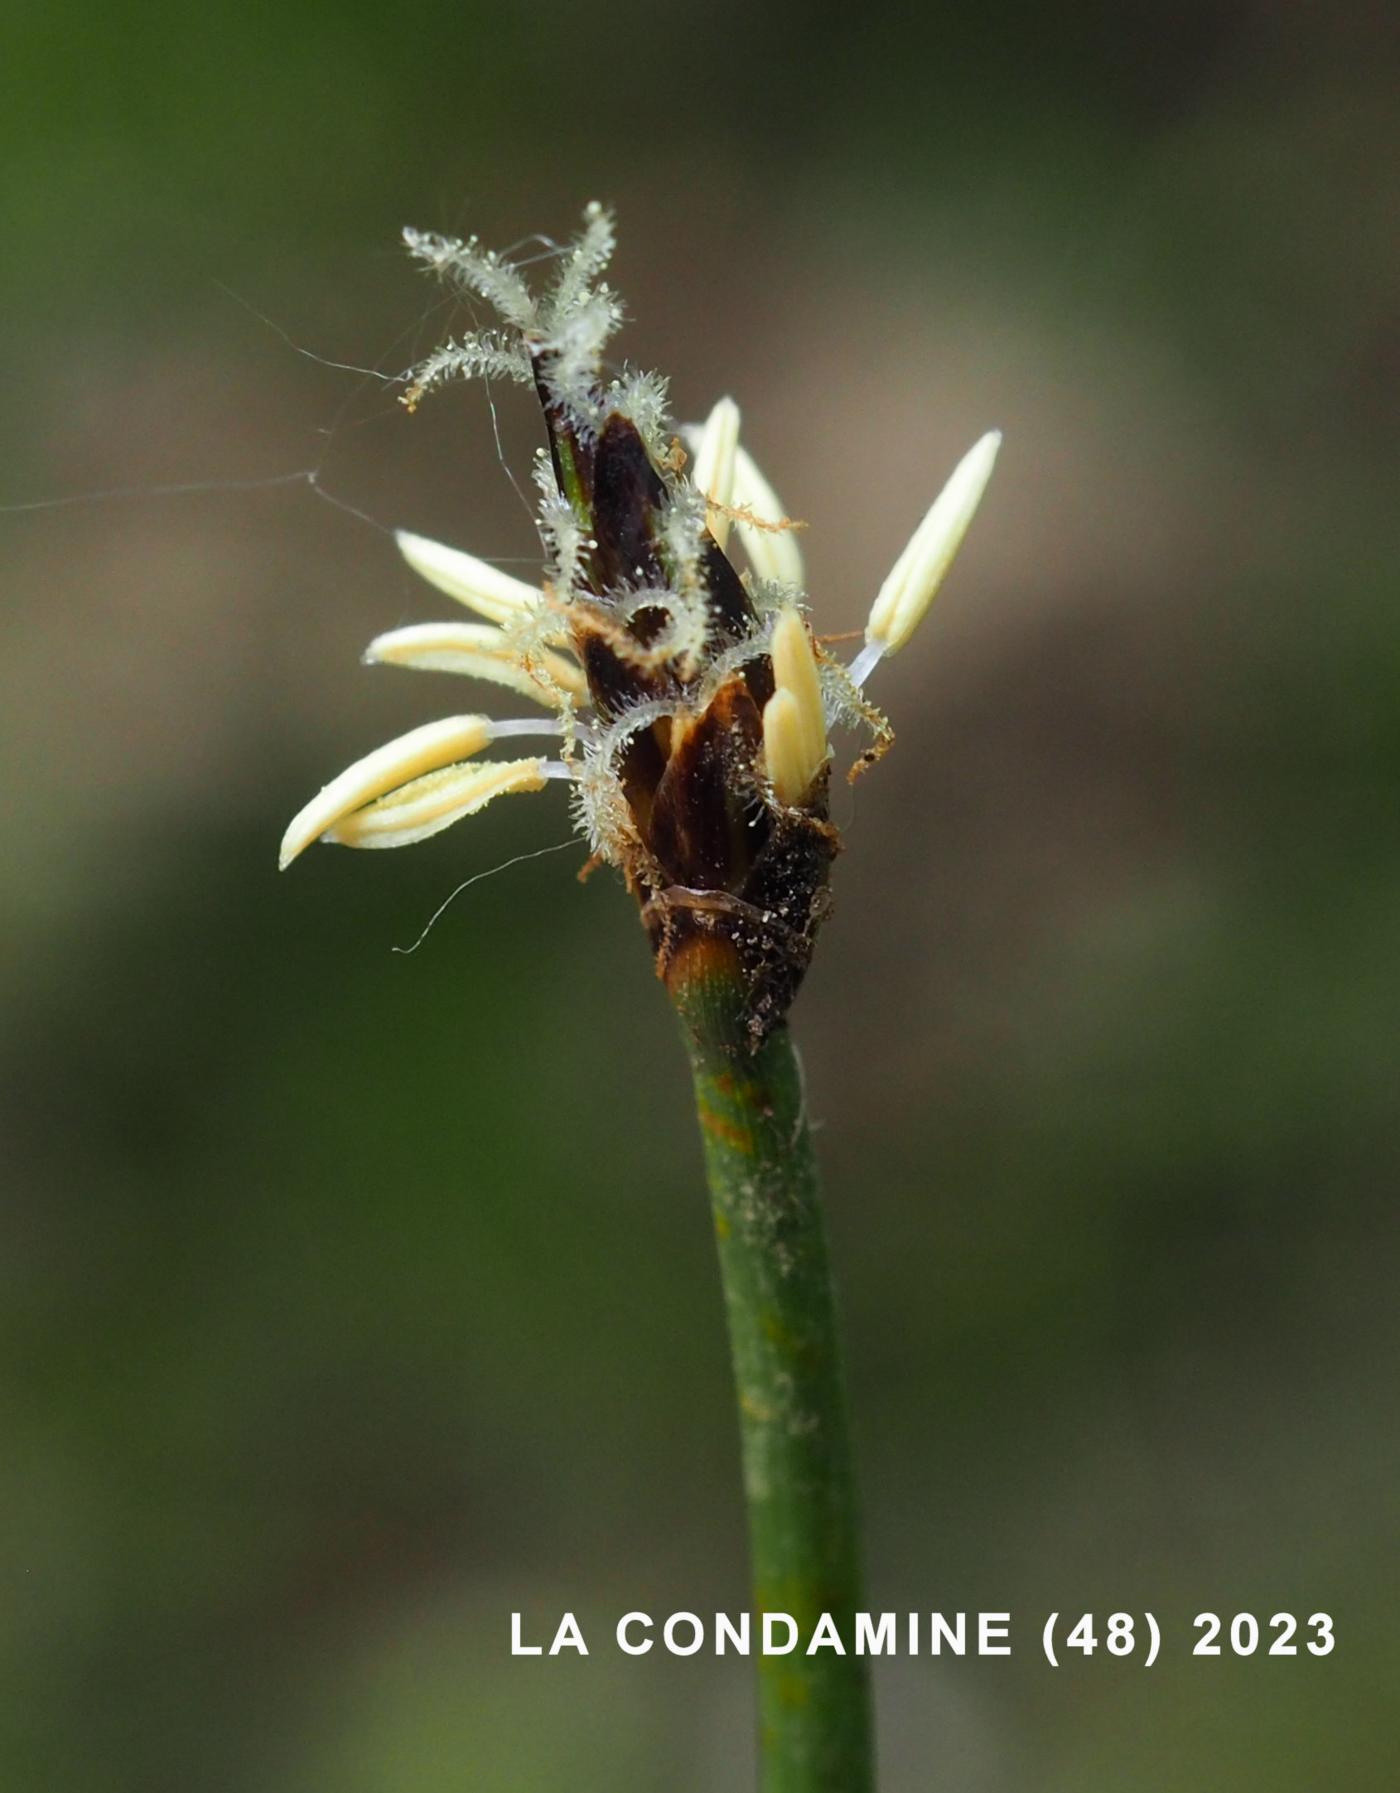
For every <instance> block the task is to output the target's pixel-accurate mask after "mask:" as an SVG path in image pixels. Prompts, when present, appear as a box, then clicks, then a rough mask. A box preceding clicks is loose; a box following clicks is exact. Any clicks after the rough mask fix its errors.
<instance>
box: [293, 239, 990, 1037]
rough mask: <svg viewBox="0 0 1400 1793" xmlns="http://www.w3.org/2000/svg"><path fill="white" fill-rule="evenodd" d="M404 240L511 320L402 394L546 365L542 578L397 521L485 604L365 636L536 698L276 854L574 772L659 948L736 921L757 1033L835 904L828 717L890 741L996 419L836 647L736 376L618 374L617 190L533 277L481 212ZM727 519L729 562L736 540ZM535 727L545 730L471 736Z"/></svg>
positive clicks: (454, 593)
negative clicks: (468, 234)
mask: <svg viewBox="0 0 1400 1793" xmlns="http://www.w3.org/2000/svg"><path fill="white" fill-rule="evenodd" d="M405 241H406V243H407V245H408V248H409V250H410V252H411V253H412V254H413V255H414V256H415V257H416V258H417V259H418V260H419V261H421V262H423V263H425V264H426V265H427V267H428V268H430V269H431V270H432V271H433V272H434V273H436V274H438V275H439V276H441V277H442V278H443V279H444V280H446V281H448V282H450V283H452V284H453V285H455V286H456V287H457V288H458V289H459V290H461V291H462V292H464V293H466V294H470V295H473V296H475V297H477V298H480V299H484V300H485V301H487V302H488V303H489V304H490V305H491V306H492V307H493V308H494V309H495V310H496V312H497V313H498V314H499V316H500V319H501V328H500V329H498V330H489V331H481V332H477V333H474V334H472V335H469V336H466V337H464V338H461V339H459V340H457V341H453V342H449V343H447V344H445V345H444V346H443V347H442V348H440V349H438V350H437V351H436V352H435V353H434V354H433V355H431V356H430V357H429V358H428V360H427V361H425V362H424V363H423V364H422V365H421V366H420V367H418V368H416V369H415V370H414V371H413V373H412V374H411V375H409V376H408V389H407V392H406V394H405V397H404V402H405V404H406V405H407V406H408V408H409V409H410V410H411V409H413V408H414V406H415V405H416V404H417V403H418V401H419V400H420V399H421V398H422V397H423V395H424V394H425V393H426V392H428V391H429V390H430V389H432V388H433V387H435V386H438V385H440V384H442V383H444V382H445V381H447V380H449V379H453V378H458V377H486V378H496V377H506V378H510V379H514V380H519V381H520V382H522V383H523V384H527V385H531V386H533V387H534V389H535V391H536V393H537V395H538V398H539V401H540V404H541V406H542V408H543V411H544V419H545V425H546V430H547V434H548V444H549V445H548V448H547V449H546V448H541V449H540V450H539V451H538V454H537V461H536V467H535V477H536V481H537V483H538V485H539V488H540V492H541V498H540V515H539V527H540V534H541V538H542V541H543V544H544V551H545V570H544V577H543V581H542V584H541V585H540V586H534V585H530V584H527V583H525V582H524V581H522V580H519V579H516V578H514V577H512V576H511V575H510V574H507V573H504V572H502V571H500V570H499V569H497V568H496V567H493V566H491V565H489V564H488V563H487V562H485V561H482V560H478V559H476V558H475V557H474V556H473V555H470V554H466V553H463V552H462V551H461V550H459V549H456V548H448V547H444V546H443V545H441V544H440V543H437V542H433V541H428V540H425V539H424V538H423V537H421V536H417V535H410V534H408V533H406V532H401V533H400V534H399V535H398V537H397V540H398V545H399V548H400V550H401V551H402V553H403V555H404V558H405V559H406V560H407V561H408V563H409V565H410V566H412V567H413V568H414V569H415V571H417V572H418V573H420V574H422V576H423V577H424V578H425V579H426V580H427V581H428V582H429V583H430V584H432V585H434V586H436V587H437V588H438V590H440V591H442V592H444V593H446V595H447V596H448V597H451V598H454V599H456V600H457V601H458V602H459V603H460V604H462V605H464V606H465V607H466V608H467V609H468V610H470V611H472V612H474V613H475V615H476V616H477V617H479V618H481V619H483V620H481V621H475V622H430V623H417V624H413V625H411V626H410V627H408V628H401V629H394V630H391V631H390V632H389V633H388V634H385V635H380V636H378V637H377V638H376V639H375V640H374V641H372V642H371V643H370V645H369V648H368V649H367V651H366V654H365V659H366V660H367V661H368V662H370V663H374V664H381V663H382V664H385V665H391V666H408V667H416V668H419V669H422V670H427V671H434V672H455V673H463V674H466V675H467V676H468V677H471V678H476V679H483V680H487V681H489V682H491V683H494V684H496V685H501V686H504V687H505V688H506V689H508V690H511V691H513V692H515V693H516V694H517V695H519V696H521V697H524V698H526V699H528V700H529V701H531V702H532V703H533V704H534V705H536V706H537V708H538V710H539V712H540V713H539V714H538V715H532V716H529V717H524V718H515V719H509V720H498V719H496V718H493V717H489V716H485V715H475V714H473V715H458V716H450V717H447V718H445V719H444V720H442V721H438V722H430V723H427V724H425V725H424V726H423V727H421V728H415V729H412V730H410V731H409V733H407V734H406V735H403V736H400V737H399V738H398V739H397V740H394V741H390V742H389V743H388V744H387V745H386V746H383V747H380V748H379V749H377V750H376V751H375V752H373V753H371V754H368V755H367V756H366V757H365V758H364V759H361V760H358V761H356V763H355V764H354V765H352V766H350V767H349V768H348V769H347V770H346V771H344V772H342V773H341V775H340V776H339V777H338V778H336V779H333V780H332V781H331V783H330V784H328V785H326V786H325V788H324V789H323V790H322V791H321V792H320V793H319V794H318V795H317V796H316V797H314V798H313V799H312V801H311V802H310V803H308V804H307V805H306V807H305V808H304V809H303V810H301V812H300V813H299V814H298V815H297V816H296V817H295V819H294V820H293V822H292V824H291V826H290V827H289V828H288V829H287V832H286V835H285V837H284V839H283V842H282V852H281V863H282V865H283V866H284V867H285V866H287V865H289V864H290V863H291V861H292V860H293V859H295V858H296V857H297V855H298V854H299V853H301V852H302V851H303V850H304V849H305V848H306V847H308V846H309V845H310V844H311V843H312V842H313V841H316V840H326V841H334V842H338V843H339V844H341V845H343V846H352V847H398V846H407V845H409V844H410V843H411V842H414V841H420V840H426V839H427V838H428V837H429V836H430V835H433V834H437V833H438V832H440V830H442V829H444V828H447V827H449V826H450V825H451V824H452V823H453V822H457V821H460V820H462V819H463V818H464V817H466V816H470V815H474V814H476V812H477V811H478V810H481V809H483V808H485V806H486V805H487V804H488V803H489V802H491V800H492V799H493V798H495V797H499V796H503V795H505V794H507V793H510V792H522V791H537V790H540V789H542V788H543V787H544V786H545V784H546V783H547V782H548V781H550V780H551V779H560V780H563V781H565V782H566V783H567V784H568V785H569V786H570V788H571V790H572V793H573V801H574V815H575V818H576V821H577V823H578V826H579V829H580V831H581V832H582V833H583V834H584V835H585V836H586V837H587V839H588V842H589V844H590V846H591V849H592V852H593V855H594V860H595V861H605V862H607V863H609V864H611V865H615V866H617V867H619V868H620V869H621V871H622V872H623V874H624V876H625V878H626V880H627V883H628V885H629V887H630V888H631V889H632V890H633V891H634V893H635V894H636V895H637V897H638V900H639V901H640V903H641V906H642V914H643V917H644V919H645V921H646V924H647V926H648V929H649V931H650V934H651V937H652V942H653V946H654V948H655V951H656V955H657V963H658V969H659V970H660V972H661V973H662V975H663V976H664V975H667V974H668V972H669V969H670V967H671V966H672V965H673V964H674V963H675V962H676V959H677V955H678V954H679V953H680V952H681V950H682V949H683V948H684V946H685V945H686V944H687V943H688V942H695V941H716V940H718V941H720V942H722V943H723V944H724V946H725V947H726V948H727V949H728V950H730V951H732V952H733V953H734V954H736V955H737V958H738V961H739V963H740V965H741V967H742V970H743V973H744V976H745V978H746V980H747V982H748V985H749V989H750V994H751V1003H750V1012H751V1014H752V1017H753V1021H752V1031H753V1035H754V1038H755V1039H758V1038H761V1037H762V1035H763V1034H764V1033H765V1032H766V1031H767V1030H768V1028H770V1027H771V1026H772V1025H773V1024H774V1022H776V1021H777V1020H779V1019H780V1018H781V1016H782V1015H783V1014H784V1013H785V1012H786V1009H787V1007H788V1004H789V1003H790V1002H791V999H792V996H793V994H794V993H795V991H796V988H797V984H798V982H799V980H800V978H801V976H802V973H803V971H804V970H805V969H806V965H807V963H808V961H809V959H810V957H811V950H812V941H813V937H814V934H815V930H816V927H817V925H818V923H819V921H820V919H821V917H822V915H823V913H824V912H825V909H826V904H827V894H826V892H827V879H828V872H829V867H830V862H831V859H832V857H833V855H834V853H835V852H836V850H837V847H838V844H839V843H838V840H837V835H836V830H835V828H834V827H833V825H832V823H831V822H830V820H829V818H828V815H827V786H828V779H829V765H830V746H829V734H830V731H831V730H832V729H833V728H834V727H837V726H849V727H855V728H861V729H865V730H867V731H868V733H869V737H870V739H869V744H868V745H867V747H866V750H865V751H864V752H863V753H862V754H860V755H859V757H858V758H857V760H856V762H855V765H854V766H853V767H852V771H851V776H854V775H855V773H856V772H857V771H859V770H860V769H861V768H862V767H863V766H864V765H866V764H869V763H870V762H871V760H873V759H875V758H878V757H879V755H880V754H881V753H882V752H883V751H884V750H885V748H886V747H887V746H888V744H889V741H890V740H891V739H892V735H891V731H890V729H889V725H888V723H887V722H886V721H885V719H884V717H883V716H881V715H880V713H879V712H878V711H877V710H876V709H874V707H873V706H872V705H871V704H870V703H869V702H868V700H867V699H866V697H865V685H866V682H867V680H868V678H869V676H870V674H871V673H872V672H873V671H874V669H875V667H876V666H877V665H878V664H879V662H880V661H881V660H882V659H884V658H885V657H886V656H887V655H889V654H893V653H896V652H898V650H899V649H900V648H901V647H903V645H904V644H905V642H906V641H907V640H908V639H909V636H910V635H911V634H912V632H913V630H914V628H915V627H916V625H917V624H918V622H919V620H920V618H921V617H922V616H923V614H924V612H925V611H926V610H927V608H928V606H929V603H930V601H931V600H932V598H933V596H934V593H935V592H936V591H937V589H938V586H939V584H940V582H941V581H942V579H943V576H944V574H945V573H946V571H947V569H948V566H949V563H950V562H951V560H952V558H953V556H954V554H955V553H956V551H957V548H958V545H959V543H960V542H961V540H962V537H963V534H964V532H965V530H966V529H967V526H968V524H969V522H970V521H971V519H972V515H973V512H974V511H975V510H976V507H977V504H978V501H979V500H980V498H981V496H982V492H983V488H984V487H985V485H986V483H987V479H988V477H989V476H990V474H991V470H992V464H993V462H994V460H995V458H996V453H997V448H998V445H999V442H1000V437H999V435H998V434H997V433H996V432H994V431H993V432H990V433H989V434H987V435H985V436H983V437H982V438H981V440H980V441H979V442H977V443H976V445H975V446H974V447H973V448H972V449H971V450H970V451H969V453H968V454H967V455H966V456H965V457H964V458H963V460H962V462H961V463H960V464H959V465H958V467H957V468H956V470H955V471H954V473H953V475H952V477H951V478H950V479H949V481H948V483H947V485H946V486H945V487H944V489H943V491H942V493H941V494H940V495H939V497H938V498H937V499H936V500H935V501H934V503H933V505H932V507H931V509H930V510H929V512H928V514H927V515H926V516H925V518H924V520H923V522H922V523H921V524H920V525H919V527H918V529H917V530H916V531H915V532H914V535H913V538H912V539H911V540H910V542H909V545H908V546H907V547H906V548H905V550H904V552H903V553H902V554H901V555H900V557H899V559H898V560H897V561H896V562H895V564H894V567H893V569H892V570H891V572H890V574H889V577H888V578H887V579H886V580H885V582H884V585H883V586H882V587H881V589H880V592H879V594H878V596H877V597H876V599H875V603H874V606H873V607H872V609H871V612H870V618H869V621H868V623H867V625H866V630H865V642H864V645H863V647H862V648H861V649H860V651H859V652H858V653H857V654H856V655H855V657H854V659H853V660H852V661H851V662H850V664H849V665H845V664H842V663H841V662H840V661H839V660H838V659H836V658H835V656H834V655H833V654H832V653H830V652H829V651H828V650H827V648H826V647H825V646H824V645H823V644H822V642H821V640H820V639H819V638H816V637H814V636H813V634H812V632H811V629H810V628H809V625H808V622H807V619H806V601H805V597H804V591H803V567H802V555H801V551H800V549H799V546H798V542H797V536H796V531H797V529H798V528H799V527H800V525H798V524H795V523H793V522H792V521H791V520H790V519H789V518H787V517H786V516H785V515H784V512H783V507H782V505H781V503H780V502H779V500H778V498H777V495H776V494H775V493H774V491H773V488H772V487H771V486H770V485H769V484H768V482H767V480H765V479H764V477H763V475H762V474H761V473H760V472H759V470H758V468H757V467H756V466H755V464H754V462H753V460H752V458H751V457H750V456H749V454H748V453H747V451H746V450H745V449H744V448H743V447H742V446H741V445H740V442H739V411H738V408H737V406H736V405H735V404H734V403H733V401H732V400H731V399H727V398H726V399H721V400H720V402H719V403H718V404H717V405H716V406H715V407H714V409H713V411H711V413H710V416H709V418H708V420H707V421H706V422H705V424H704V425H703V426H700V427H692V428H686V429H682V430H679V431H676V430H674V429H673V427H672V426H671V424H670V423H669V420H668V416H667V411H666V383H665V381H664V380H663V379H661V378H660V377H658V376H657V375H656V374H652V373H641V372H636V371H633V370H630V369H627V368H624V369H623V370H622V372H621V373H620V374H618V375H617V376H616V377H615V378H608V377H606V376H605V374H604V372H603V362H602V356H603V350H604V347H605V344H606V343H607V340H608V338H609V337H610V336H611V334H612V333H613V331H614V330H615V329H616V328H617V325H618V324H619V322H620V320H621V309H620V307H619V304H618V301H617V299H616V297H615V296H614V294H613V293H612V292H611V291H610V290H609V288H608V287H607V286H606V285H605V284H604V283H603V281H602V280H601V278H600V276H601V275H602V272H603V270H604V268H605V267H606V265H607V263H608V260H609V258H610V256H611V254H612V249H613V242H614V233H613V223H612V218H611V215H610V214H609V213H608V212H607V211H605V210H604V209H603V208H602V207H601V206H598V205H591V206H589V207H588V209H587V212H586V213H585V218H584V225H583V229H582V231H581V232H580V234H579V236H578V237H577V239H576V240H575V241H574V243H573V244H572V245H571V246H570V247H569V248H568V249H567V250H565V251H564V252H562V254H561V256H560V260H559V269H558V273H557V275H556V278H555V280H554V283H553V285H552V286H551V287H550V289H549V291H548V292H547V293H545V294H544V295H543V296H541V297H536V296H535V295H534V294H532V293H531V292H530V290H529V288H528V287H527V286H526V284H525V281H524V279H523V278H522V276H521V274H520V272H519V270H518V269H517V268H516V267H514V266H513V265H512V264H511V263H510V262H509V261H507V260H506V259H505V258H504V257H502V256H500V255H498V254H496V253H494V252H492V251H489V250H485V249H482V248H481V247H480V246H479V244H478V243H477V242H476V241H475V240H471V241H468V242H458V241H455V240H452V239H448V238H443V237H439V236H434V235H427V234H424V233H420V232H418V231H412V230H410V231H406V232H405ZM690 456H693V459H690V458H689V457H690ZM736 539H737V542H738V544H739V545H740V546H741V547H742V550H743V555H744V558H745V560H746V562H747V567H746V570H745V571H744V572H743V573H742V574H741V573H740V572H738V571H736V569H735V567H734V565H733V563H732V561H731V559H730V553H731V544H732V543H733V542H734V541H735V540H736ZM521 738H526V739H530V738H540V739H542V740H548V741H553V742H555V743H556V746H555V747H554V749H553V751H552V752H545V753H541V754H539V755H532V756H530V757H528V758H520V759H495V760H492V759H486V760H482V759H478V758H477V757H476V756H477V755H479V754H481V753H482V752H484V750H485V749H487V748H488V747H490V746H491V745H493V744H494V743H495V742H498V741H505V740H517V739H521Z"/></svg>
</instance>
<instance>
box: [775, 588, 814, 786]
mask: <svg viewBox="0 0 1400 1793" xmlns="http://www.w3.org/2000/svg"><path fill="white" fill-rule="evenodd" d="M769 651H770V653H771V655H772V660H773V682H774V684H775V686H776V687H777V688H776V690H775V692H774V694H773V696H772V698H770V699H769V701H768V703H767V704H766V705H765V706H764V711H763V743H764V756H765V759H766V760H767V764H768V776H769V777H770V778H771V779H772V781H773V788H774V790H775V791H776V792H777V795H778V800H779V801H780V802H782V803H787V804H794V803H800V802H801V801H802V799H803V798H804V797H805V796H806V795H807V793H808V792H809V791H810V790H811V788H812V785H813V783H814V782H815V780H816V777H817V774H818V773H819V772H820V771H821V769H822V767H823V766H824V765H825V764H826V753H827V749H826V712H825V710H824V708H823V705H822V688H821V679H820V677H819V676H818V673H817V661H816V656H815V655H814V654H813V652H812V640H811V637H810V636H809V635H808V633H807V625H806V623H804V622H803V620H802V618H801V616H800V615H799V614H798V613H797V611H796V610H793V609H791V608H789V609H786V610H783V611H781V612H780V613H779V616H778V620H777V621H776V622H775V623H774V625H773V636H772V641H771V644H770V649H769ZM779 698H782V699H783V700H784V701H783V702H782V703H778V699H779ZM775 705H777V707H776V709H775V707H774V706H775ZM770 718H771V728H772V731H773V732H772V733H771V735H770Z"/></svg>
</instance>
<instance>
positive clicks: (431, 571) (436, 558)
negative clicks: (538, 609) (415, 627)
mask: <svg viewBox="0 0 1400 1793" xmlns="http://www.w3.org/2000/svg"><path fill="white" fill-rule="evenodd" d="M394 540H395V541H396V542H397V543H398V545H399V553H400V554H402V555H403V557H404V559H405V560H406V561H407V562H408V564H409V565H410V566H411V567H412V568H413V570H414V572H415V573H421V574H422V576H423V578H425V579H426V580H427V581H428V583H429V585H435V586H436V587H437V588H438V590H439V591H442V592H446V593H447V595H448V597H449V598H455V599H456V600H457V602H458V603H459V604H465V605H466V606H467V608H468V609H469V610H475V611H476V613H477V615H478V616H484V617H485V618H486V619H487V621H488V622H493V623H500V624H502V625H504V624H506V623H512V622H515V621H516V620H517V619H518V618H519V617H521V616H523V615H525V614H526V613H527V612H529V611H530V610H532V609H533V608H534V607H535V606H536V605H537V604H538V603H539V601H540V591H539V587H538V586H534V585H527V584H526V582H525V581H524V580H523V579H516V578H514V577H513V576H512V575H511V574H510V573H503V572H501V570H500V569H499V568H498V567H493V566H491V565H489V564H488V563H487V562H486V561H484V560H478V559H477V558H476V556H475V555H474V554H464V553H463V552H462V550H461V549H460V548H448V547H445V546H444V545H443V543H441V542H433V541H429V539H428V538H427V536H424V535H412V534H410V532H409V531H408V530H406V529H396V530H395V531H394Z"/></svg>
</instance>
